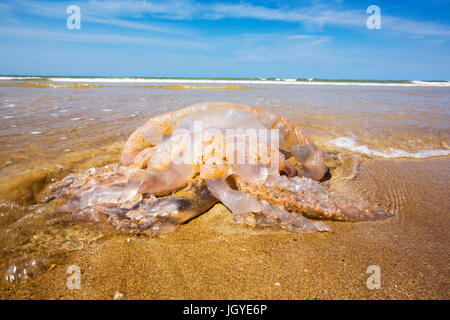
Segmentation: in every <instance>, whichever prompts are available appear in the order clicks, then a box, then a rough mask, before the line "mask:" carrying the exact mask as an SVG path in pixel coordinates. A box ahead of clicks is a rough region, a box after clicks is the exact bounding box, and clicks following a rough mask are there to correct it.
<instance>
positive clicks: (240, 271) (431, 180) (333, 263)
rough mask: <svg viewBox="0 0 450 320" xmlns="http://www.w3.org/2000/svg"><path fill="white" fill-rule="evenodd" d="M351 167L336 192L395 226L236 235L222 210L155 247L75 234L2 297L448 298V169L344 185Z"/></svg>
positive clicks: (437, 166)
mask: <svg viewBox="0 0 450 320" xmlns="http://www.w3.org/2000/svg"><path fill="white" fill-rule="evenodd" d="M343 164H344V165H343ZM354 167H355V166H354V165H352V164H350V165H348V166H346V165H345V161H344V162H341V166H336V168H333V169H332V174H333V178H332V179H331V180H330V181H329V184H330V188H332V189H335V190H336V191H338V192H342V193H347V194H349V195H354V193H358V194H360V195H361V196H364V197H366V198H367V199H368V200H370V201H371V202H373V203H376V204H378V205H380V206H381V207H384V208H387V209H389V210H391V211H394V212H395V213H396V214H397V216H396V217H394V218H390V219H387V220H384V221H377V222H364V223H339V222H329V225H330V226H331V228H332V229H333V231H334V232H333V233H331V234H330V233H312V234H305V233H289V232H286V231H282V230H278V229H272V228H250V227H246V226H242V225H238V224H236V223H234V222H233V220H232V214H231V213H230V212H229V211H228V210H227V209H226V208H225V207H224V206H223V205H221V204H217V205H215V206H214V207H213V208H212V209H211V210H210V211H208V212H207V213H205V214H203V215H201V216H200V217H198V218H196V219H194V220H192V221H190V222H189V223H187V224H185V225H182V226H181V227H180V228H178V229H177V230H176V231H175V232H173V233H170V234H165V235H162V236H157V237H150V236H146V235H131V234H126V233H120V232H113V231H111V232H100V233H99V232H98V230H96V229H95V227H94V226H90V225H84V224H75V225H73V226H72V227H71V228H72V232H73V233H72V236H73V237H77V235H78V239H80V242H79V243H78V244H79V246H78V247H77V246H76V245H75V246H74V248H72V249H71V250H67V252H68V253H66V254H65V255H64V257H56V256H55V257H53V258H50V260H52V259H53V260H52V261H49V264H50V265H49V266H46V267H45V268H44V269H43V270H42V271H41V272H39V273H38V274H37V275H36V276H35V277H33V278H31V279H29V280H25V281H22V280H21V281H18V282H16V283H10V282H6V281H1V282H0V298H1V299H113V297H114V295H115V293H116V292H120V293H123V294H124V297H123V298H124V299H449V298H450V295H449V292H450V290H449V289H450V288H449V269H448V265H449V255H448V253H449V247H450V245H449V244H450V241H449V240H450V239H449V233H448V231H449V230H450V222H449V213H450V200H449V199H450V182H449V181H450V170H449V169H450V158H449V157H442V158H433V159H426V160H400V159H396V160H385V159H364V160H363V161H362V162H361V163H360V164H359V165H358V166H357V167H358V171H357V173H356V174H350V175H349V174H342V171H345V170H347V169H348V171H351V170H350V168H354ZM343 177H345V178H343ZM343 179H345V181H344V180H343ZM74 230H75V231H76V232H74ZM77 232H78V233H77ZM96 234H97V235H98V236H97V237H96V236H94V235H96ZM83 237H85V238H86V239H89V241H85V242H83V241H82V239H83ZM50 239H51V238H50ZM55 239H56V238H55ZM75 243H76V242H75ZM53 264H54V265H53ZM69 265H78V266H79V267H80V269H81V272H82V275H81V289H80V290H69V289H68V288H67V286H66V280H67V278H68V277H69V274H67V273H66V269H67V267H68V266H69ZM370 265H378V266H379V267H380V269H381V288H380V289H374V290H369V289H368V288H367V286H366V281H367V278H368V277H369V276H370V275H369V274H366V270H367V267H368V266H370Z"/></svg>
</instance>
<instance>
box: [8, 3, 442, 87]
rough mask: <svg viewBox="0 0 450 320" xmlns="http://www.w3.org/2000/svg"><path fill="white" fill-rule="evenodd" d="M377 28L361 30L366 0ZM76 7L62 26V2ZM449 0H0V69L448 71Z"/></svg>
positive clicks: (373, 74)
mask: <svg viewBox="0 0 450 320" xmlns="http://www.w3.org/2000/svg"><path fill="white" fill-rule="evenodd" d="M372 4H375V5H378V6H379V7H380V9H381V29H380V30H376V29H375V30H369V29H368V28H367V27H366V20H367V18H368V17H369V14H367V13H366V9H367V7H368V6H369V5H372ZM69 5H78V6H79V7H80V9H81V29H79V30H69V29H67V27H66V20H67V18H68V17H69V14H67V13H66V8H67V7H68V6H69ZM449 11H450V1H438V0H428V1H423V0H420V1H418V0H409V1H402V0H397V1H378V0H369V1H364V0H362V1H344V0H340V1H337V0H336V1H326V2H325V1H319V0H312V1H292V0H291V1H281V0H280V1H251V0H241V1H224V0H217V1H194V0H168V1H163V0H160V1H154V0H147V1H138V0H128V1H111V0H106V1H94V0H83V1H76V0H74V1H31V0H14V1H2V2H0V74H22V75H73V76H136V77H140V76H148V77H152V76H153V77H158V76H159V77H282V78H300V77H307V78H309V77H312V78H328V79H339V78H345V79H395V80H399V79H411V80H439V79H440V80H450V14H449Z"/></svg>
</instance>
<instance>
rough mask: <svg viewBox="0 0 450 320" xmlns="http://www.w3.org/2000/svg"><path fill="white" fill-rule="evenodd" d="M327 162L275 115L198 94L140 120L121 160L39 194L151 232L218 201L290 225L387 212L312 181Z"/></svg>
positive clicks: (245, 220) (240, 214) (247, 220)
mask: <svg viewBox="0 0 450 320" xmlns="http://www.w3.org/2000/svg"><path fill="white" fill-rule="evenodd" d="M288 159H289V160H288ZM291 159H292V160H293V161H290V160H291ZM326 171H327V168H326V166H325V162H324V158H323V155H322V152H321V151H320V150H319V149H318V148H317V146H316V145H315V144H314V143H312V142H311V140H309V139H308V137H306V135H305V134H304V133H303V131H302V130H301V129H300V128H299V127H297V126H296V125H295V124H293V123H292V122H291V121H289V120H288V119H286V118H285V117H283V116H282V115H280V114H278V113H276V112H274V111H270V110H268V109H263V108H254V107H250V106H245V105H236V104H231V103H226V102H216V103H201V104H195V105H193V106H190V107H187V108H184V109H180V110H177V111H174V112H169V113H165V114H162V115H158V116H156V117H153V118H151V119H149V120H148V121H147V122H146V123H145V124H144V125H143V126H142V127H139V128H137V129H136V131H134V132H133V133H132V134H131V136H130V137H129V138H128V140H127V142H126V145H125V147H124V150H123V152H122V155H121V163H120V164H113V165H108V166H105V167H102V168H92V169H90V170H88V171H86V172H84V173H81V174H79V175H70V176H67V177H66V178H64V179H63V180H62V181H60V182H58V183H56V184H55V185H53V186H52V190H53V194H52V196H51V197H49V198H48V199H47V201H50V200H51V199H54V198H59V197H67V198H69V200H68V202H67V204H66V205H65V206H64V208H63V209H64V210H66V211H70V212H72V213H73V214H74V215H77V216H81V217H85V218H88V219H93V220H104V221H108V222H109V223H111V224H112V225H114V226H115V227H116V228H117V229H119V230H128V231H134V232H148V233H150V234H159V233H165V232H170V231H173V230H174V229H176V228H177V226H179V225H180V224H182V223H184V222H187V221H188V220H190V219H192V218H194V217H196V216H198V215H200V214H202V213H203V212H205V211H207V210H208V209H209V208H210V207H212V206H213V205H214V204H215V203H217V202H221V203H223V204H224V205H225V206H226V207H227V208H228V209H229V210H230V211H231V212H232V213H233V215H234V220H235V221H236V222H237V223H241V224H246V225H249V226H273V227H278V228H283V229H286V230H289V231H309V232H313V231H331V229H330V227H329V226H327V225H326V224H325V223H324V222H323V221H321V220H323V219H330V220H340V221H359V220H372V219H377V218H383V217H387V216H390V215H391V214H390V213H388V212H386V211H384V210H381V209H379V208H377V207H375V206H372V205H370V204H369V203H367V202H365V201H356V200H352V199H349V198H346V197H342V196H340V197H334V198H333V197H331V196H330V195H329V193H328V192H327V189H326V187H325V186H324V185H323V184H321V183H320V182H319V180H321V179H322V177H323V176H324V174H325V173H326ZM183 188H184V189H186V190H187V191H188V192H185V193H184V195H179V193H176V191H179V190H181V189H183Z"/></svg>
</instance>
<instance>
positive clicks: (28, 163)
mask: <svg viewBox="0 0 450 320" xmlns="http://www.w3.org/2000/svg"><path fill="white" fill-rule="evenodd" d="M7 83H14V82H7ZM98 85H100V87H96V88H66V87H54V88H48V87H45V86H44V87H34V88H30V87H26V86H0V137H1V139H0V241H1V242H0V249H1V254H0V256H1V261H2V265H3V266H2V267H3V269H2V270H0V271H1V272H3V270H4V269H7V268H10V269H8V270H10V271H9V273H8V274H7V275H8V277H9V276H11V274H13V275H14V277H15V279H17V277H18V276H19V275H22V277H25V276H26V275H24V274H23V269H24V268H28V274H30V273H33V272H38V270H39V268H48V267H49V265H51V264H52V261H57V260H58V259H63V258H64V256H65V255H66V254H67V253H69V252H71V251H74V250H82V249H83V248H85V247H86V246H88V245H93V244H95V243H96V242H97V241H102V238H103V237H106V236H108V235H109V234H110V232H111V231H109V230H102V231H101V232H98V230H96V229H95V228H86V227H84V226H80V224H79V223H77V222H74V221H72V219H71V217H70V215H69V214H60V213H57V212H56V208H57V207H58V205H60V203H59V202H55V203H51V204H42V203H40V201H41V200H42V198H43V196H44V195H45V192H46V186H48V184H49V183H51V182H52V181H56V180H58V179H61V178H63V177H64V176H66V175H67V174H69V173H71V172H76V171H77V170H82V169H87V168H89V167H93V166H95V167H96V166H101V165H104V164H107V163H112V162H117V161H118V158H119V155H120V152H121V149H122V147H123V143H124V141H125V140H126V138H127V137H128V136H129V134H130V133H131V132H132V131H133V130H134V129H135V128H136V127H138V126H139V125H141V124H142V123H143V122H145V120H146V119H148V118H149V117H151V116H153V115H157V114H160V113H163V112H167V111H171V110H175V109H179V108H183V107H186V106H189V105H191V104H194V103H198V102H204V101H229V102H235V103H239V104H248V105H252V106H256V107H267V108H271V109H274V110H278V111H279V112H281V113H282V114H283V115H285V116H287V117H288V118H289V119H292V120H293V121H294V122H296V123H297V124H298V125H300V126H301V127H302V128H303V129H304V130H305V132H306V133H307V134H308V135H309V136H311V138H312V139H313V140H314V141H315V142H316V143H317V144H318V145H319V147H321V148H322V149H324V150H325V151H329V152H331V153H338V152H346V153H349V154H351V155H352V154H354V155H355V157H356V158H357V157H360V155H362V156H375V157H376V156H381V157H401V156H406V157H418V158H423V157H429V156H433V155H448V154H450V149H449V145H450V88H448V87H389V86H350V85H347V86H333V85H321V86H307V85H305V86H299V85H286V84H284V85H274V84H264V85H262V84H248V85H245V86H246V87H251V88H253V89H254V90H236V88H233V90H226V89H224V90H223V89H220V88H224V87H218V88H219V89H217V90H214V89H212V90H202V88H201V87H200V88H195V89H193V90H189V89H186V87H183V89H182V90H179V89H177V87H157V86H154V87H140V88H139V87H133V86H130V84H127V83H121V84H114V83H99V84H98ZM163 85H164V84H163ZM210 85H211V84H210ZM203 86H205V84H202V87H203ZM225 88H226V87H225ZM349 167H352V165H350V166H349ZM350 174H351V173H350ZM394 210H396V209H395V208H394ZM49 257H50V258H49ZM55 259H56V260H55ZM33 261H34V262H33ZM14 266H15V267H16V270H13V269H14ZM11 268H12V269H11ZM11 270H13V271H11ZM21 270H22V271H21ZM21 272H22V273H21ZM8 279H9V280H11V279H10V278H8Z"/></svg>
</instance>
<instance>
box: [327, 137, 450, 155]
mask: <svg viewBox="0 0 450 320" xmlns="http://www.w3.org/2000/svg"><path fill="white" fill-rule="evenodd" d="M330 143H331V144H333V145H335V146H337V147H339V148H343V149H347V150H350V151H354V152H358V153H362V154H365V155H367V156H369V157H382V158H418V159H424V158H431V157H439V156H447V155H450V150H445V149H444V150H443V149H432V150H421V151H418V152H408V151H405V150H401V149H393V150H392V151H391V152H383V151H378V150H372V149H370V148H369V147H367V146H366V145H363V144H358V143H357V141H356V139H354V138H351V137H339V138H336V139H333V140H330Z"/></svg>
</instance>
